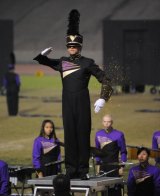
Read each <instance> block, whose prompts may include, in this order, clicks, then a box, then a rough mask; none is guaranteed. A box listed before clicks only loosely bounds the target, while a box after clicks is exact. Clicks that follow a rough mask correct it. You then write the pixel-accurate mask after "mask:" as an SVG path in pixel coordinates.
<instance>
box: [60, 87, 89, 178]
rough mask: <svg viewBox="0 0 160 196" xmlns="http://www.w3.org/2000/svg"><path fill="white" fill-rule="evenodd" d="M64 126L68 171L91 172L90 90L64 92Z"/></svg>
mask: <svg viewBox="0 0 160 196" xmlns="http://www.w3.org/2000/svg"><path fill="white" fill-rule="evenodd" d="M62 105H63V106H62V107H63V124H64V139H65V165H66V171H68V172H71V173H79V174H80V175H81V174H82V175H83V174H86V173H88V172H89V157H90V132H91V111H90V98H89V92H88V89H84V90H82V91H80V92H76V93H71V92H65V91H63V103H62Z"/></svg>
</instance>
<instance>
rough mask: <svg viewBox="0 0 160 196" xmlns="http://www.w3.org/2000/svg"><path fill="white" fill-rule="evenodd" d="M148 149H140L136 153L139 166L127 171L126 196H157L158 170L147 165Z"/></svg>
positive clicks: (158, 186) (159, 179) (159, 188)
mask: <svg viewBox="0 0 160 196" xmlns="http://www.w3.org/2000/svg"><path fill="white" fill-rule="evenodd" d="M149 155H150V151H149V149H147V148H145V147H142V148H139V149H138V151H137V157H138V161H139V165H137V166H134V167H132V168H131V169H130V171H129V176H128V182H127V187H128V196H159V195H160V169H159V168H158V167H156V166H152V165H150V164H149V162H148V160H149Z"/></svg>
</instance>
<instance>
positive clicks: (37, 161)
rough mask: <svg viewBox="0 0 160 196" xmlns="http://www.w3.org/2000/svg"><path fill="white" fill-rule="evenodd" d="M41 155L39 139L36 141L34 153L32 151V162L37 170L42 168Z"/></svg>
mask: <svg viewBox="0 0 160 196" xmlns="http://www.w3.org/2000/svg"><path fill="white" fill-rule="evenodd" d="M41 154H42V145H41V143H40V141H39V140H38V139H35V140H34V144H33V151H32V162H33V167H34V168H36V169H40V168H41V161H40V159H41Z"/></svg>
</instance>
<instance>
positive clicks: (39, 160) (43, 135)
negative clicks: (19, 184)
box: [32, 120, 61, 178]
mask: <svg viewBox="0 0 160 196" xmlns="http://www.w3.org/2000/svg"><path fill="white" fill-rule="evenodd" d="M60 156H61V155H60V142H59V140H58V139H57V137H56V133H55V127H54V123H53V122H52V121H51V120H44V121H43V122H42V126H41V131H40V134H39V136H38V137H37V138H36V139H35V140H34V145H33V152H32V161H33V166H34V168H35V169H36V173H37V176H38V177H39V178H40V177H44V176H50V175H56V174H57V173H58V172H59V171H60V165H59V164H54V163H55V161H58V160H60V158H61V157H60Z"/></svg>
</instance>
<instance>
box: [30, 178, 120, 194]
mask: <svg viewBox="0 0 160 196" xmlns="http://www.w3.org/2000/svg"><path fill="white" fill-rule="evenodd" d="M54 178H55V176H48V177H44V178H36V179H30V180H28V182H27V183H28V184H29V185H34V195H33V196H37V193H38V191H41V190H46V191H47V190H48V191H49V190H53V185H52V181H53V179H54ZM115 184H123V178H119V177H91V178H90V180H80V179H71V191H72V192H84V193H85V196H96V195H97V192H103V191H105V194H106V196H107V195H108V194H107V190H108V188H109V187H114V186H115ZM51 195H52V194H51Z"/></svg>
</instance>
